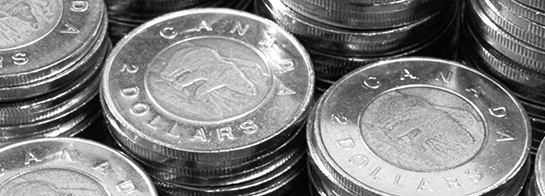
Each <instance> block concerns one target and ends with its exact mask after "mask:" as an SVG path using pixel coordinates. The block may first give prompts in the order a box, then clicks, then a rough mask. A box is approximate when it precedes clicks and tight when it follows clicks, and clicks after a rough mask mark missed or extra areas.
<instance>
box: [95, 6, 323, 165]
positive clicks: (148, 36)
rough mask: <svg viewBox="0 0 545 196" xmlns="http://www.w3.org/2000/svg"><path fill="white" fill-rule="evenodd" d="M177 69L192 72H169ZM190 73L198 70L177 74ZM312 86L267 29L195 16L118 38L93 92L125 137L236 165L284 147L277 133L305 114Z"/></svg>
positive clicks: (235, 17)
mask: <svg viewBox="0 0 545 196" xmlns="http://www.w3.org/2000/svg"><path fill="white" fill-rule="evenodd" d="M216 42H217V43H221V44H213V43H216ZM152 43H153V44H152ZM280 46H281V47H280ZM142 47H145V48H146V49H145V50H144V49H143V48H142ZM134 51H140V54H139V55H138V56H135V55H133V54H134V53H133V52H134ZM174 54H176V56H173V55H174ZM195 57H199V58H195ZM203 57H205V58H203ZM184 61H185V62H187V63H191V64H178V63H179V62H184ZM192 64H194V65H200V67H196V66H193V67H191V66H188V67H186V66H187V65H192ZM218 65H221V66H219V67H217V66H218ZM214 74H216V75H214ZM218 74H221V75H218ZM313 83H314V78H313V72H312V70H311V63H310V60H309V58H308V56H307V55H306V53H304V49H303V48H302V47H301V46H300V45H299V44H298V42H297V41H296V40H295V38H293V37H291V36H290V35H289V34H288V33H286V32H284V31H282V30H281V29H280V28H279V27H278V26H276V25H275V24H273V23H272V22H270V21H267V20H263V19H261V18H258V17H256V16H254V15H250V14H247V13H243V12H237V11H232V10H226V9H200V10H199V9H196V10H192V11H183V12H177V13H175V14H170V15H165V16H163V17H160V18H158V19H155V20H153V21H151V22H149V23H146V24H145V25H143V26H141V27H139V28H138V29H136V30H135V31H133V32H132V33H131V34H130V35H129V36H127V37H125V38H124V39H123V40H122V41H121V42H120V43H119V44H118V45H117V46H116V48H115V49H114V51H113V55H111V56H110V58H109V59H108V62H107V64H106V68H105V72H104V75H103V83H102V89H101V91H102V98H103V100H104V101H103V102H104V103H105V110H108V111H109V112H111V113H112V115H113V117H114V118H115V119H116V120H117V121H119V123H120V124H121V126H122V127H126V128H127V131H125V134H127V135H128V136H129V137H130V138H133V140H135V141H137V142H138V143H139V144H141V145H143V146H146V147H147V148H149V149H153V150H154V151H156V152H159V153H162V154H166V155H170V156H174V157H179V158H181V157H187V158H189V159H191V160H196V161H199V160H214V159H217V158H218V157H221V156H229V157H231V158H235V159H236V158H240V157H244V156H247V155H248V153H251V152H254V151H255V150H257V149H259V148H260V147H263V146H269V145H275V144H274V143H270V141H275V140H276V138H286V136H288V135H289V133H287V132H284V131H283V130H286V129H289V128H290V127H292V126H294V125H295V124H296V123H297V122H298V121H301V120H300V119H299V118H300V117H302V116H303V115H304V114H305V113H306V112H305V111H306V110H307V108H308V107H309V104H310V100H311V98H310V97H311V95H312V89H313V86H314V85H313ZM165 90H166V91H165ZM184 97H185V98H184ZM217 100H223V101H217ZM172 101H178V102H179V105H172V104H171V103H172ZM206 103H208V104H206ZM205 104H206V105H205ZM220 104H229V105H220ZM180 106H183V107H180ZM239 107H240V108H242V109H239ZM197 112H199V113H197ZM188 114H194V115H191V116H189V115H188Z"/></svg>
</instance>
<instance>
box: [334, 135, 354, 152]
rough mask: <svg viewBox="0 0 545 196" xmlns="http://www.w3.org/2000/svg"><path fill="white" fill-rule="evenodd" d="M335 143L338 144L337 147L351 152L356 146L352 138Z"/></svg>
mask: <svg viewBox="0 0 545 196" xmlns="http://www.w3.org/2000/svg"><path fill="white" fill-rule="evenodd" d="M335 143H336V144H337V147H339V148H341V149H344V150H351V149H352V148H354V146H355V145H356V143H354V140H353V139H352V138H346V139H340V140H337V141H336V142H335Z"/></svg>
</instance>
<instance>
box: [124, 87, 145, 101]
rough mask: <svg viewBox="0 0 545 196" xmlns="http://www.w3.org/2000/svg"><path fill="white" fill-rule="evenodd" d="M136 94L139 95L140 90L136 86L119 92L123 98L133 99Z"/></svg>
mask: <svg viewBox="0 0 545 196" xmlns="http://www.w3.org/2000/svg"><path fill="white" fill-rule="evenodd" d="M138 94H140V89H139V88H138V87H137V86H135V87H130V88H126V89H122V90H121V95H123V96H124V97H132V98H135V97H138Z"/></svg>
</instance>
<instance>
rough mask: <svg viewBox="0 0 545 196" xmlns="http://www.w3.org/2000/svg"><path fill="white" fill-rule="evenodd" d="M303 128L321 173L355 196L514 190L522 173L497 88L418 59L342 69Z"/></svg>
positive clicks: (517, 129) (522, 125)
mask: <svg viewBox="0 0 545 196" xmlns="http://www.w3.org/2000/svg"><path fill="white" fill-rule="evenodd" d="M447 94H448V96H447ZM388 100H390V101H388ZM381 119H384V120H381ZM376 122H378V123H376ZM309 123H312V125H309V130H312V129H314V130H313V131H311V132H310V133H309V140H315V143H316V147H315V148H316V151H318V152H321V156H322V158H321V160H322V162H324V163H326V164H325V167H324V168H325V169H326V170H325V172H327V173H330V178H332V179H333V180H336V181H337V182H339V183H340V184H341V185H340V186H341V187H342V188H344V189H346V192H348V193H352V194H356V195H366V194H369V195H373V194H379V195H407V194H409V195H488V194H492V195H494V194H493V193H494V192H496V193H502V192H503V190H505V189H503V188H502V187H511V188H512V187H521V186H519V185H520V184H517V183H515V182H516V181H517V180H520V179H521V177H514V176H521V175H522V176H524V173H522V172H520V171H524V169H523V168H524V165H525V164H524V163H525V161H526V158H527V156H528V153H529V145H530V138H531V137H530V136H531V133H530V125H529V121H528V118H527V117H526V115H525V113H524V110H523V109H522V107H521V105H520V104H519V103H518V101H516V100H515V98H514V97H513V96H512V95H511V94H510V93H508V91H507V90H506V89H505V88H504V87H502V86H501V85H499V84H498V83H496V82H494V81H493V80H491V79H490V78H488V77H487V76H484V75H482V74H480V73H478V72H476V71H474V70H472V69H469V68H466V67H464V66H462V65H459V64H457V63H453V62H449V61H442V60H435V59H426V58H401V59H397V60H390V61H382V62H378V63H375V64H372V65H370V66H368V67H365V68H361V69H358V70H357V71H354V72H352V73H351V74H349V75H347V76H345V77H344V78H343V79H341V80H340V81H339V82H338V83H336V84H335V85H334V86H333V87H332V88H330V89H329V90H328V92H326V94H325V95H323V96H322V98H321V101H320V102H319V104H318V105H317V111H316V115H315V118H312V119H310V120H309ZM447 130H448V131H447ZM400 145H401V146H403V147H400ZM309 148H312V145H310V146H309ZM500 160H501V161H500ZM517 174H519V175H517ZM522 179H525V177H524V178H522ZM384 182H388V183H384ZM441 184H443V186H441ZM511 190H514V191H516V190H517V189H511ZM498 191H499V192H498ZM504 193H505V194H512V192H504Z"/></svg>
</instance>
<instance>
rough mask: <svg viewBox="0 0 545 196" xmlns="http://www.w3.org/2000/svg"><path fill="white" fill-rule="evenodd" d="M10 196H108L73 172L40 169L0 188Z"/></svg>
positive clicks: (83, 177) (0, 191) (94, 181)
mask: <svg viewBox="0 0 545 196" xmlns="http://www.w3.org/2000/svg"><path fill="white" fill-rule="evenodd" d="M0 195H10V196H24V195H36V196H41V195H43V196H108V195H109V194H108V192H107V191H106V190H105V189H104V187H102V186H101V185H100V184H99V183H98V182H97V181H96V180H94V179H93V178H91V177H89V176H87V175H85V174H83V173H80V172H77V171H73V170H67V169H40V170H35V171H31V172H28V173H25V174H22V175H20V176H17V177H15V178H13V179H11V180H9V181H7V182H5V183H4V184H3V185H2V186H0Z"/></svg>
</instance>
